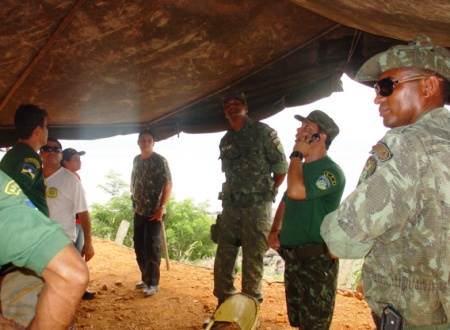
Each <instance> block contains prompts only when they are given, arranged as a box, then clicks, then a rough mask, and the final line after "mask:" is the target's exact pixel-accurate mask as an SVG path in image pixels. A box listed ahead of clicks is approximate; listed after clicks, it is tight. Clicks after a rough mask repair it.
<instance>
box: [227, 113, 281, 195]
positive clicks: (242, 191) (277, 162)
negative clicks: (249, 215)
mask: <svg viewBox="0 0 450 330" xmlns="http://www.w3.org/2000/svg"><path fill="white" fill-rule="evenodd" d="M220 159H221V160H222V171H223V172H224V173H225V178H226V182H225V183H224V184H223V187H222V194H223V199H225V200H227V199H229V198H231V199H233V200H234V199H236V200H239V199H246V198H247V197H248V196H250V195H254V196H263V200H266V201H270V200H272V198H273V196H272V194H273V192H272V189H273V183H274V182H273V179H272V173H279V174H285V173H287V169H288V164H287V162H286V156H285V155H284V150H283V146H282V144H281V141H280V139H279V138H278V134H277V132H276V131H275V130H274V129H272V128H271V127H270V126H268V125H266V124H264V123H260V122H257V121H253V120H252V119H250V118H248V119H247V120H246V123H245V126H244V128H243V129H241V130H240V131H233V130H229V131H228V132H227V133H226V134H225V135H224V137H223V138H222V140H221V141H220Z"/></svg>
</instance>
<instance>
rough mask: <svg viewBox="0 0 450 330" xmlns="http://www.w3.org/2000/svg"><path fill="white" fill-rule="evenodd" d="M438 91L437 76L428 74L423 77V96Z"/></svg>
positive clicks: (428, 95)
mask: <svg viewBox="0 0 450 330" xmlns="http://www.w3.org/2000/svg"><path fill="white" fill-rule="evenodd" d="M438 92H439V78H438V77H436V76H430V77H428V78H426V79H424V82H423V96H424V97H425V98H429V97H431V96H433V95H435V94H436V93H438Z"/></svg>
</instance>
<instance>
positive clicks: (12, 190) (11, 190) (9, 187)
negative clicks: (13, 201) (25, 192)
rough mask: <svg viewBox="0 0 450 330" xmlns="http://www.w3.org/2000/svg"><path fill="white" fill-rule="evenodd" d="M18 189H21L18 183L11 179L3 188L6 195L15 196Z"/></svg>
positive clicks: (17, 193)
mask: <svg viewBox="0 0 450 330" xmlns="http://www.w3.org/2000/svg"><path fill="white" fill-rule="evenodd" d="M20 191H21V189H20V187H19V185H18V184H17V183H16V182H15V181H13V180H11V181H9V182H8V183H7V184H6V186H5V190H4V192H5V193H6V194H8V195H17V196H19V194H20Z"/></svg>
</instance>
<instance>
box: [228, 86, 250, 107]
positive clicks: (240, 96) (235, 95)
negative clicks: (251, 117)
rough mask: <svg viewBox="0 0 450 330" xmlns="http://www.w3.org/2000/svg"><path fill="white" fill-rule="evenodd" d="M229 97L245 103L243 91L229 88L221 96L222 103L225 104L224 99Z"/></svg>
mask: <svg viewBox="0 0 450 330" xmlns="http://www.w3.org/2000/svg"><path fill="white" fill-rule="evenodd" d="M229 99H236V100H239V101H241V102H242V104H244V105H247V99H246V97H245V94H244V92H240V91H236V90H231V91H228V92H227V93H226V94H225V95H224V96H223V97H222V103H223V104H225V102H226V101H228V100H229Z"/></svg>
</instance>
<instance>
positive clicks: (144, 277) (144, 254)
mask: <svg viewBox="0 0 450 330" xmlns="http://www.w3.org/2000/svg"><path fill="white" fill-rule="evenodd" d="M138 145H139V148H140V149H141V154H140V155H137V156H136V157H135V158H134V160H133V170H132V172H131V199H132V201H133V209H134V235H133V241H134V251H135V253H136V260H137V263H138V265H139V269H140V271H141V281H140V282H139V283H137V284H136V289H144V291H143V294H144V297H149V296H152V295H154V294H155V293H156V292H157V291H158V289H159V278H160V271H159V265H160V263H161V242H162V236H161V230H162V221H163V216H164V214H165V213H166V211H165V209H166V205H167V203H168V202H169V198H170V193H171V192H172V176H171V173H170V169H169V164H168V163H167V160H166V159H165V158H164V157H163V156H161V155H160V154H158V153H156V152H154V151H153V146H154V145H155V140H154V135H153V132H152V131H150V130H148V129H144V130H142V131H141V132H140V133H139V137H138Z"/></svg>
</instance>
